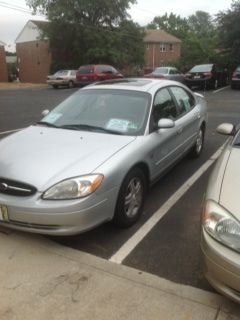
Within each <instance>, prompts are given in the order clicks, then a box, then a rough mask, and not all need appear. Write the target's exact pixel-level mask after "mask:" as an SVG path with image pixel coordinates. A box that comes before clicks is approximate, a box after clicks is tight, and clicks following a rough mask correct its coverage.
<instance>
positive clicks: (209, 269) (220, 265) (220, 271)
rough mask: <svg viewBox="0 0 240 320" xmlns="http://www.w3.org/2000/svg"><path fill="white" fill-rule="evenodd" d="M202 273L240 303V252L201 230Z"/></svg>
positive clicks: (213, 284)
mask: <svg viewBox="0 0 240 320" xmlns="http://www.w3.org/2000/svg"><path fill="white" fill-rule="evenodd" d="M201 251H202V258H203V268H204V275H205V277H206V278H207V280H208V281H209V283H210V284H211V285H212V286H213V287H214V288H215V289H216V290H217V291H218V292H220V293H222V294H223V295H225V296H227V297H228V298H230V299H231V300H233V301H235V302H237V303H240V254H239V253H237V252H235V251H233V250H231V249H228V248H227V247H225V246H223V245H222V244H220V243H218V242H217V241H215V240H214V239H213V238H212V237H210V236H209V235H208V234H207V233H206V232H205V230H202V237H201Z"/></svg>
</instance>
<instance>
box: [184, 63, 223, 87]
mask: <svg viewBox="0 0 240 320" xmlns="http://www.w3.org/2000/svg"><path fill="white" fill-rule="evenodd" d="M185 82H186V85H187V86H188V87H189V88H192V87H201V88H202V89H209V88H211V89H217V88H218V87H223V86H225V85H227V82H228V74H227V72H226V71H225V70H224V69H223V68H220V67H219V66H217V65H216V64H212V63H211V64H210V63H209V64H200V65H197V66H195V67H193V68H192V69H191V70H190V71H188V72H187V73H186V74H185Z"/></svg>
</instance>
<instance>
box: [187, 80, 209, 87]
mask: <svg viewBox="0 0 240 320" xmlns="http://www.w3.org/2000/svg"><path fill="white" fill-rule="evenodd" d="M213 82H214V80H213V79H210V78H208V79H186V78H185V84H186V85H187V86H189V87H194V86H196V87H200V86H201V87H209V86H211V85H212V84H213Z"/></svg>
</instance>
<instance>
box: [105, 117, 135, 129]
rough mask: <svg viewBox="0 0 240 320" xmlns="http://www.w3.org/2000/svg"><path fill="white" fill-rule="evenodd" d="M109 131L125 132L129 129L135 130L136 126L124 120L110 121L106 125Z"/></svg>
mask: <svg viewBox="0 0 240 320" xmlns="http://www.w3.org/2000/svg"><path fill="white" fill-rule="evenodd" d="M106 128H107V129H109V130H116V131H121V132H127V131H128V130H129V129H137V126H136V125H135V124H134V123H133V122H132V121H129V120H125V119H110V120H109V121H108V123H107V125H106Z"/></svg>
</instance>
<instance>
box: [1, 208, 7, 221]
mask: <svg viewBox="0 0 240 320" xmlns="http://www.w3.org/2000/svg"><path fill="white" fill-rule="evenodd" d="M0 221H9V217H8V208H7V207H6V206H2V205H0Z"/></svg>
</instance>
